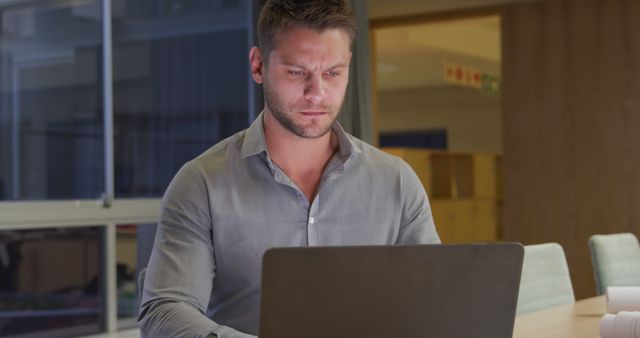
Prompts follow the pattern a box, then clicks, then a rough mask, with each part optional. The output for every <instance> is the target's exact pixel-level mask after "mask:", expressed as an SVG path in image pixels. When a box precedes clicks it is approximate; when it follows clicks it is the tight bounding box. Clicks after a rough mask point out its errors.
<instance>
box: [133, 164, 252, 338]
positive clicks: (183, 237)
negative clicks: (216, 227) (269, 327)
mask: <svg viewBox="0 0 640 338" xmlns="http://www.w3.org/2000/svg"><path fill="white" fill-rule="evenodd" d="M208 200H209V199H208V193H207V187H206V185H205V182H204V180H203V176H202V175H200V174H199V173H198V170H197V168H196V167H195V165H193V163H187V164H185V166H183V167H182V169H180V171H179V172H178V174H176V176H175V177H174V179H173V180H172V182H171V184H170V185H169V187H168V188H167V192H166V193H165V196H164V198H163V201H162V213H161V216H160V222H159V224H158V230H157V232H156V238H155V243H154V246H153V251H152V253H151V258H150V260H149V265H148V267H147V271H146V275H145V281H144V291H143V296H142V302H141V306H140V312H139V315H138V321H139V323H140V332H141V335H142V337H209V336H210V335H211V334H212V333H213V334H215V335H216V336H217V337H220V338H249V337H255V336H252V335H248V334H245V333H242V332H239V331H237V330H234V329H232V328H229V327H226V326H222V325H219V324H217V323H216V322H214V321H212V320H211V319H209V318H208V317H207V316H206V315H205V311H206V308H207V306H208V304H209V299H210V296H211V290H212V287H213V283H214V278H215V259H214V251H213V244H212V243H213V240H212V236H213V234H212V230H211V229H212V226H211V222H212V220H211V215H210V210H209V203H208Z"/></svg>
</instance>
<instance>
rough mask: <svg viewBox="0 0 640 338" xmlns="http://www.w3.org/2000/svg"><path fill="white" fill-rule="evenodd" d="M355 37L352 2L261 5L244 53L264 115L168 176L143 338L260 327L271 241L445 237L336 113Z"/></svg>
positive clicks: (238, 333)
mask: <svg viewBox="0 0 640 338" xmlns="http://www.w3.org/2000/svg"><path fill="white" fill-rule="evenodd" d="M353 38H354V23H353V16H352V14H351V10H350V7H349V4H348V3H347V2H346V0H332V1H325V0H323V1H318V0H303V1H294V0H273V1H269V2H268V3H267V4H266V5H265V6H264V8H263V9H262V12H261V14H260V18H259V22H258V45H259V47H253V48H252V49H251V52H250V63H251V71H252V74H253V78H254V80H255V81H256V82H257V83H261V84H262V85H263V89H264V96H265V102H264V110H263V112H262V113H261V114H260V116H259V117H258V118H257V119H256V121H255V122H254V123H253V124H252V125H251V126H250V127H249V128H248V129H247V130H244V131H242V132H240V133H238V134H236V135H234V136H232V137H230V138H228V139H226V140H224V141H222V142H220V143H218V144H217V145H215V146H213V147H212V148H211V149H209V150H207V151H206V152H204V153H203V154H202V155H200V156H199V157H197V158H196V159H194V160H192V161H190V162H188V163H187V164H185V165H184V167H183V168H182V169H181V170H180V171H179V172H178V174H176V177H175V178H174V179H173V181H172V182H171V184H170V185H169V187H168V189H167V192H166V194H165V197H164V199H163V210H162V216H161V220H160V224H159V228H158V233H157V236H156V242H155V245H154V249H153V253H152V255H151V259H150V262H149V266H148V270H147V275H146V284H145V289H144V295H143V304H142V306H141V310H140V316H139V320H140V322H141V330H142V333H143V335H144V336H154V337H156V336H161V337H206V336H208V335H209V336H214V337H251V336H250V335H255V334H257V332H258V319H259V313H258V310H259V309H258V308H259V301H260V273H261V262H262V255H263V253H264V252H265V251H266V250H267V249H268V248H271V247H279V246H306V245H361V244H362V245H364V244H415V243H438V242H439V238H438V235H437V233H436V231H435V227H434V224H433V219H432V216H431V210H430V207H429V202H428V200H427V196H426V194H425V192H424V189H423V188H422V186H421V184H420V181H419V180H418V179H417V177H416V175H415V173H414V172H413V171H412V170H411V168H410V167H409V166H408V165H407V164H406V163H404V162H403V161H401V160H400V159H398V158H395V157H392V156H390V155H387V154H385V153H383V152H381V151H379V150H377V149H375V148H374V147H371V146H369V145H367V144H365V143H364V142H362V141H359V140H357V139H356V138H354V137H352V136H350V135H347V134H346V133H345V132H344V131H343V130H342V128H341V127H340V125H339V124H338V123H337V122H336V116H337V114H338V112H339V110H340V108H341V105H342V102H343V100H344V96H345V91H346V88H347V82H348V74H349V62H350V60H351V44H352V40H353ZM209 302H211V306H210V307H209V313H207V315H205V311H206V310H207V306H208V305H209Z"/></svg>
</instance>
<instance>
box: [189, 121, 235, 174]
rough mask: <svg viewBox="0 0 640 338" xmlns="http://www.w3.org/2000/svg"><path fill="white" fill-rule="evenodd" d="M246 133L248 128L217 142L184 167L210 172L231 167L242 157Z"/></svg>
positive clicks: (190, 169)
mask: <svg viewBox="0 0 640 338" xmlns="http://www.w3.org/2000/svg"><path fill="white" fill-rule="evenodd" d="M245 134H246V130H243V131H240V132H238V133H236V134H234V135H231V136H229V137H228V138H226V139H224V140H222V141H220V142H218V143H216V144H215V145H213V146H212V147H210V148H209V149H207V150H205V151H204V152H202V153H201V154H200V155H198V156H197V157H195V158H194V159H192V160H191V161H189V162H187V163H185V165H184V167H183V169H185V170H189V171H199V172H201V173H205V172H208V173H210V172H212V171H216V170H221V169H224V168H227V167H229V165H230V164H231V163H234V162H235V161H238V160H239V159H240V158H241V157H242V142H243V140H244V137H245Z"/></svg>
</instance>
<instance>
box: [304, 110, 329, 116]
mask: <svg viewBox="0 0 640 338" xmlns="http://www.w3.org/2000/svg"><path fill="white" fill-rule="evenodd" d="M300 114H302V115H304V116H321V115H325V114H327V112H325V111H302V112H300Z"/></svg>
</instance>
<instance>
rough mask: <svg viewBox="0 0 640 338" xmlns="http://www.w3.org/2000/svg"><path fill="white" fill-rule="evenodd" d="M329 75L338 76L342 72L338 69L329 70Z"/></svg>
mask: <svg viewBox="0 0 640 338" xmlns="http://www.w3.org/2000/svg"><path fill="white" fill-rule="evenodd" d="M326 74H327V76H329V77H338V76H340V72H339V71H337V70H329V71H327V72H326Z"/></svg>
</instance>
